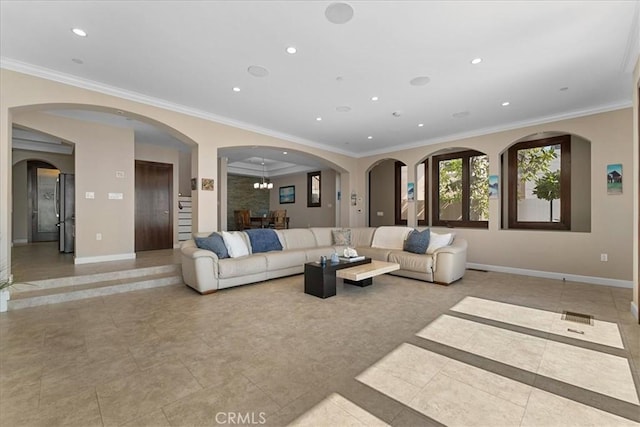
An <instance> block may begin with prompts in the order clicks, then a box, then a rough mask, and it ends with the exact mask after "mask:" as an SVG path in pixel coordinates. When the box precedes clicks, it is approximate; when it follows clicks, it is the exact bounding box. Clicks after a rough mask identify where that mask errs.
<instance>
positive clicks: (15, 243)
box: [13, 239, 29, 245]
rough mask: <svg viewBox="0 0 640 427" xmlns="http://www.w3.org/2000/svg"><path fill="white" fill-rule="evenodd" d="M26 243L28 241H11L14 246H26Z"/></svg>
mask: <svg viewBox="0 0 640 427" xmlns="http://www.w3.org/2000/svg"><path fill="white" fill-rule="evenodd" d="M27 243H29V240H28V239H15V240H14V241H13V244H14V245H26V244H27Z"/></svg>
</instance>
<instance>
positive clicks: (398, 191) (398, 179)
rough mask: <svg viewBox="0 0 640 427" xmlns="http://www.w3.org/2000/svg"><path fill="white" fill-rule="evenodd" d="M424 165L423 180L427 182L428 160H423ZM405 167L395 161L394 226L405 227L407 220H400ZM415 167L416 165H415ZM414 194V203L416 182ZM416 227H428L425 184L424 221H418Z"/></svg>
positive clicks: (425, 189)
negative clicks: (403, 170)
mask: <svg viewBox="0 0 640 427" xmlns="http://www.w3.org/2000/svg"><path fill="white" fill-rule="evenodd" d="M420 163H422V164H424V179H425V180H427V179H428V177H429V159H425V160H423V161H422V162H420ZM403 166H406V167H409V166H408V165H405V164H404V163H403V162H401V161H399V160H396V162H395V165H394V180H395V182H394V186H395V197H394V224H395V225H407V220H406V219H402V188H401V187H402V167H403ZM416 166H417V165H416ZM415 184H416V186H415V192H416V200H415V201H416V202H417V201H418V186H417V182H416V183H415ZM418 225H423V226H428V225H429V184H428V183H427V182H425V184H424V219H418Z"/></svg>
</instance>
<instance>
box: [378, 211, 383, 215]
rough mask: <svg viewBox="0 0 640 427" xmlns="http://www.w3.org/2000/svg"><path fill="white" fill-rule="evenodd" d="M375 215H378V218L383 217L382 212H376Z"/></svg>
mask: <svg viewBox="0 0 640 427" xmlns="http://www.w3.org/2000/svg"><path fill="white" fill-rule="evenodd" d="M376 215H378V216H384V212H382V211H378V212H376Z"/></svg>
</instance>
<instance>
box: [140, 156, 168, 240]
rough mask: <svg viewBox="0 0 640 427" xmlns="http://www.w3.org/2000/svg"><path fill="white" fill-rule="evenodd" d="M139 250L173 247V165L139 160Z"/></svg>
mask: <svg viewBox="0 0 640 427" xmlns="http://www.w3.org/2000/svg"><path fill="white" fill-rule="evenodd" d="M135 186H136V245H135V246H136V252H138V251H149V250H154V249H170V248H173V209H172V206H173V199H172V196H171V195H172V194H173V165H171V164H167V163H155V162H146V161H141V160H136V183H135Z"/></svg>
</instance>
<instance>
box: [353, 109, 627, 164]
mask: <svg viewBox="0 0 640 427" xmlns="http://www.w3.org/2000/svg"><path fill="white" fill-rule="evenodd" d="M632 106H633V102H632V101H624V102H616V103H611V104H604V105H600V106H598V107H594V108H588V109H583V110H574V111H570V112H567V113H562V114H555V115H550V116H541V117H536V118H534V119H530V120H521V121H517V122H511V123H506V124H504V125H498V126H491V127H486V128H481V129H475V130H472V131H469V132H460V133H455V134H450V135H447V136H443V137H440V138H431V139H425V140H420V141H416V142H412V143H408V144H403V145H395V146H394V147H393V150H387V149H384V150H372V151H367V152H365V153H360V154H359V156H358V157H367V156H375V155H380V154H387V153H390V152H394V151H398V150H408V149H411V148H418V147H424V146H426V145H434V144H442V143H445V142H451V141H458V140H461V139H466V138H475V137H478V136H484V135H490V134H492V133H498V132H505V131H509V130H514V129H520V128H525V127H528V126H536V125H542V124H547V123H553V122H557V121H560V120H568V119H575V118H578V117H584V116H590V115H592V114H600V113H607V112H609V111H616V110H622V109H624V108H630V107H632Z"/></svg>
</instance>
